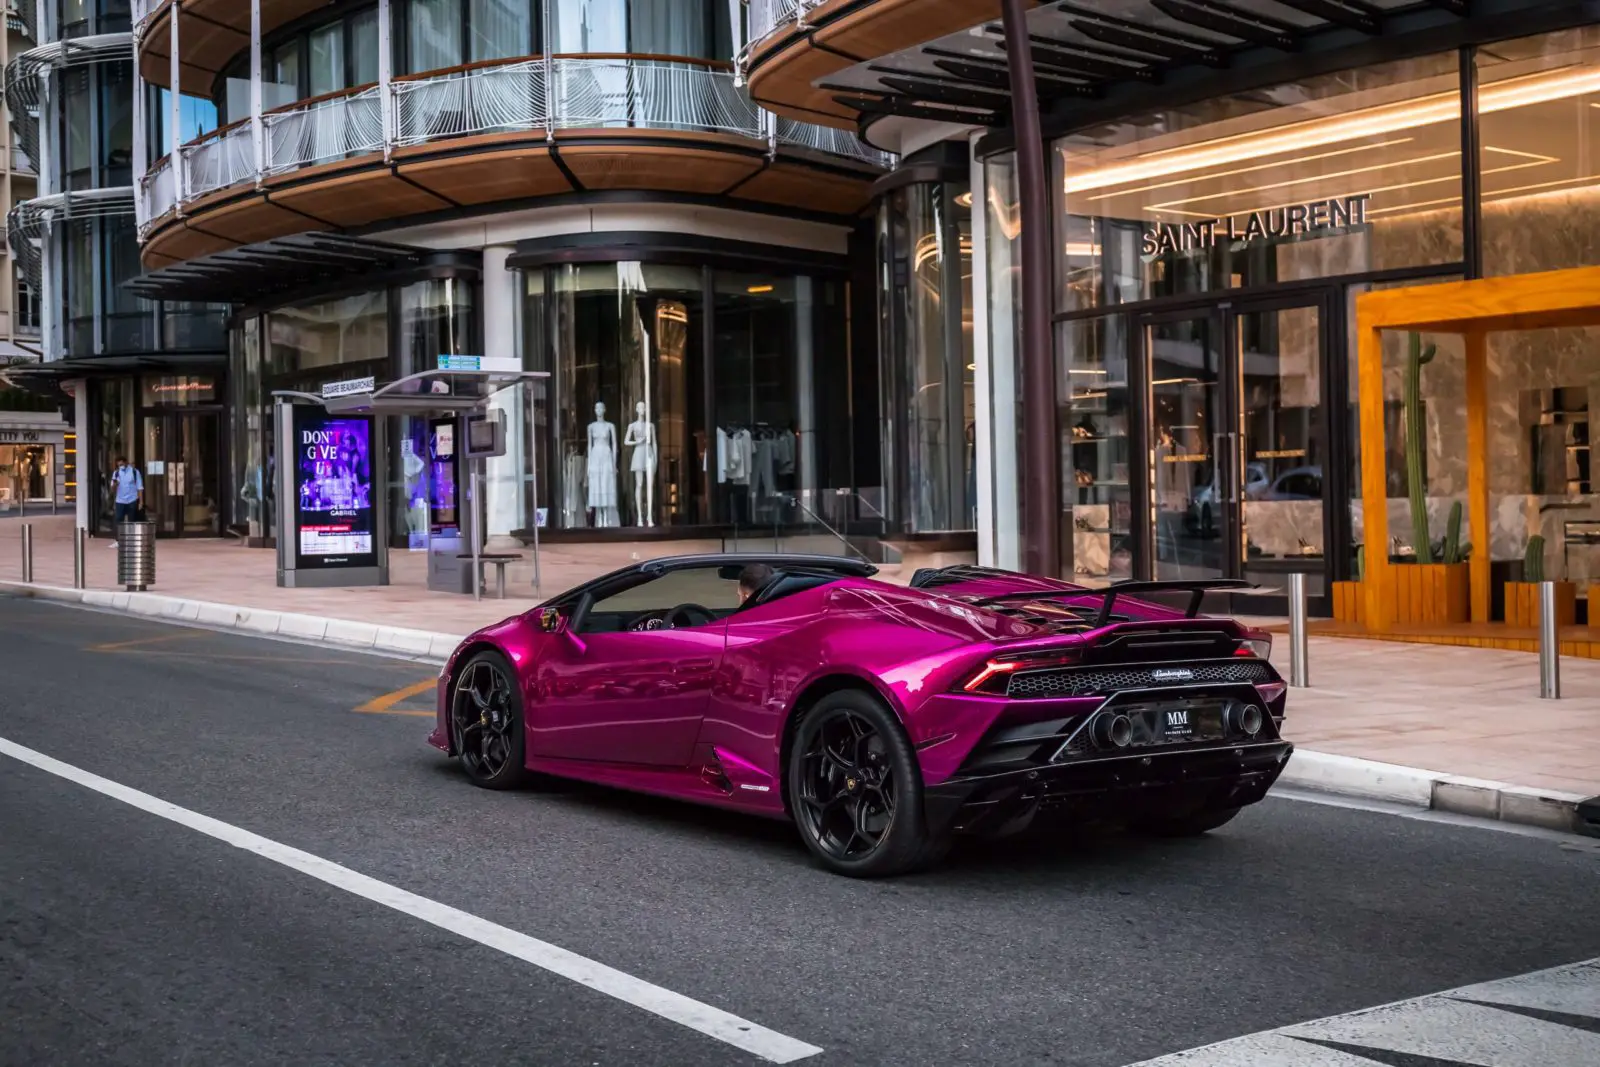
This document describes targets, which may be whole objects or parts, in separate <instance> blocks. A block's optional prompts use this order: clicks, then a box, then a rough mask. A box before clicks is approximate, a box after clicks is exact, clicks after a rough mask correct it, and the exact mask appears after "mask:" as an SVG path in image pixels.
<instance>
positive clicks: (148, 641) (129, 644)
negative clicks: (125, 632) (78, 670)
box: [84, 630, 208, 652]
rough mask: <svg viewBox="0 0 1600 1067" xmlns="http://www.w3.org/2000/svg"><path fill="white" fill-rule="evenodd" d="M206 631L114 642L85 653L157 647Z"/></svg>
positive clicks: (95, 647)
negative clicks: (144, 646)
mask: <svg viewBox="0 0 1600 1067" xmlns="http://www.w3.org/2000/svg"><path fill="white" fill-rule="evenodd" d="M206 632H208V631H205V630H180V631H178V632H177V633H175V634H162V635H161V636H160V637H141V638H138V639H137V640H133V641H112V642H109V643H107V644H104V645H90V646H89V647H88V648H86V649H84V651H85V652H116V651H118V650H119V649H124V648H137V647H140V646H143V645H156V644H160V643H161V642H163V641H182V640H185V639H186V638H190V637H198V636H199V635H201V634H203V633H206Z"/></svg>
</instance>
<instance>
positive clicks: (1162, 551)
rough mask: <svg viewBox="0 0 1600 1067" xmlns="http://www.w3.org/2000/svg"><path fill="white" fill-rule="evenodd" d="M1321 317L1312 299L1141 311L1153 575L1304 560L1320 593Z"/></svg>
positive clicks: (1266, 576) (1278, 570)
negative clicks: (1151, 312) (1166, 311)
mask: <svg viewBox="0 0 1600 1067" xmlns="http://www.w3.org/2000/svg"><path fill="white" fill-rule="evenodd" d="M1303 299H1304V298H1301V300H1302V301H1303ZM1323 323H1324V316H1323V314H1322V305H1321V304H1320V303H1309V304H1308V303H1304V302H1301V303H1289V302H1275V303H1265V302H1251V303H1240V304H1237V305H1233V304H1220V305H1216V306H1214V307H1212V308H1208V309H1205V310H1201V311H1186V312H1175V313H1171V314H1167V315H1162V316H1150V317H1146V318H1145V319H1144V320H1143V321H1142V327H1143V337H1144V340H1143V344H1144V357H1145V359H1144V367H1143V368H1142V369H1143V371H1144V373H1145V375H1146V379H1145V380H1146V383H1147V387H1148V393H1147V395H1148V397H1149V403H1148V407H1147V410H1148V413H1149V421H1148V424H1147V433H1148V438H1147V440H1148V450H1149V455H1150V471H1149V475H1150V482H1149V494H1150V509H1149V511H1150V517H1151V531H1150V542H1149V543H1150V546H1151V552H1150V558H1151V564H1150V574H1151V577H1153V578H1154V579H1156V580H1158V581H1159V580H1172V579H1197V578H1198V579H1204V578H1245V579H1248V580H1250V581H1252V582H1255V583H1257V584H1259V585H1262V586H1267V587H1275V586H1281V585H1282V584H1283V582H1284V579H1283V577H1282V576H1283V575H1284V574H1285V573H1287V572H1289V571H1297V570H1305V571H1310V572H1312V573H1314V574H1315V575H1316V578H1315V579H1314V580H1313V582H1312V583H1311V584H1312V586H1313V588H1312V589H1311V590H1310V592H1311V594H1312V595H1320V594H1321V592H1322V590H1321V588H1320V584H1321V579H1322V574H1323V557H1324V513H1325V508H1324V503H1323V496H1324V491H1323V482H1324V479H1323V470H1322V463H1323V454H1322V453H1323V447H1324V442H1325V440H1326V438H1325V432H1324V419H1323V414H1322V375H1323V366H1324V360H1323V349H1324V341H1323Z"/></svg>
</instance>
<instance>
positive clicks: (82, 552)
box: [72, 526, 89, 589]
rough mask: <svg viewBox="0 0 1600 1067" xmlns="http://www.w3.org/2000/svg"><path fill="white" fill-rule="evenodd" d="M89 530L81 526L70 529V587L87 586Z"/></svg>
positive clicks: (85, 587) (84, 587)
mask: <svg viewBox="0 0 1600 1067" xmlns="http://www.w3.org/2000/svg"><path fill="white" fill-rule="evenodd" d="M88 537H89V531H88V530H85V529H84V528H83V527H82V526H75V527H73V530H72V588H74V589H87V588H89V573H88V554H89V543H88Z"/></svg>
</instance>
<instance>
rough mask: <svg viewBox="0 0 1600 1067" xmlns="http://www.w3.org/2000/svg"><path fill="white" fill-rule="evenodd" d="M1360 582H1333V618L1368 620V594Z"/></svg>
mask: <svg viewBox="0 0 1600 1067" xmlns="http://www.w3.org/2000/svg"><path fill="white" fill-rule="evenodd" d="M1362 588H1363V587H1362V585H1361V583H1360V582H1334V583H1333V618H1334V620H1335V621H1336V622H1353V623H1356V624H1358V625H1359V624H1361V623H1364V622H1366V621H1367V596H1366V593H1364V592H1362Z"/></svg>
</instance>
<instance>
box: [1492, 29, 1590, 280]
mask: <svg viewBox="0 0 1600 1067" xmlns="http://www.w3.org/2000/svg"><path fill="white" fill-rule="evenodd" d="M1477 64H1478V138H1479V164H1478V165H1479V174H1480V175H1481V179H1480V180H1481V181H1482V196H1483V227H1482V230H1481V231H1480V232H1481V235H1482V242H1483V269H1484V273H1485V274H1488V275H1496V274H1522V273H1527V272H1532V271H1542V270H1560V269H1562V268H1565V267H1580V266H1591V265H1593V264H1594V263H1595V262H1596V259H1595V232H1596V227H1597V217H1596V191H1597V188H1600V28H1597V27H1594V26H1585V27H1582V28H1580V29H1574V30H1564V31H1562V32H1560V33H1551V34H1545V35H1543V36H1539V37H1527V38H1523V39H1521V40H1516V41H1504V42H1501V43H1499V44H1492V45H1485V46H1483V47H1482V48H1480V49H1478V51H1477Z"/></svg>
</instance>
